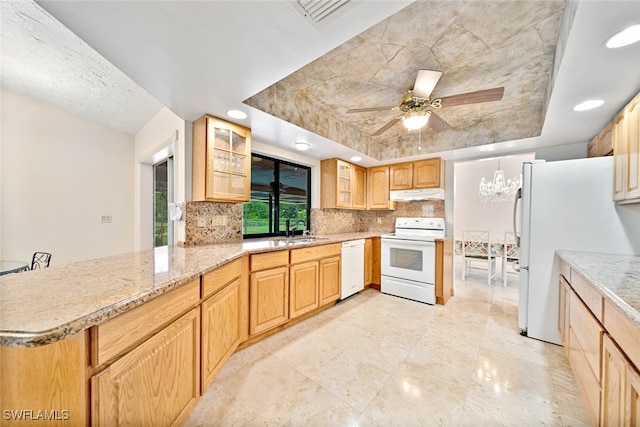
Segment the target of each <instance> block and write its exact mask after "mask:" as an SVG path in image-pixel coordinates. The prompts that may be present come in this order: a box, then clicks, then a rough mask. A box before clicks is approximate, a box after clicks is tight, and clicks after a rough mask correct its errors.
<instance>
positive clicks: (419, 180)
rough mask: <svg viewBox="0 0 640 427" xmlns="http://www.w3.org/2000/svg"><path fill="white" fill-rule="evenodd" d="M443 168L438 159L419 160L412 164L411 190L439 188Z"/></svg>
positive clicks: (441, 183)
mask: <svg viewBox="0 0 640 427" xmlns="http://www.w3.org/2000/svg"><path fill="white" fill-rule="evenodd" d="M443 172H444V167H442V160H441V159H440V158H439V157H438V158H433V159H426V160H420V161H417V162H414V163H413V188H441V187H442V186H443V184H444V178H443V176H442V174H443Z"/></svg>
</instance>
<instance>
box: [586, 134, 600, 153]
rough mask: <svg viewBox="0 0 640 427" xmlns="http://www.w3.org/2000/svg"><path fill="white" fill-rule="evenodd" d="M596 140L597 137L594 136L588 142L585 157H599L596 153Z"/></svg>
mask: <svg viewBox="0 0 640 427" xmlns="http://www.w3.org/2000/svg"><path fill="white" fill-rule="evenodd" d="M598 139H599V136H598V135H596V136H594V137H593V139H592V140H591V141H589V144H587V157H598V156H599V155H600V154H599V153H598Z"/></svg>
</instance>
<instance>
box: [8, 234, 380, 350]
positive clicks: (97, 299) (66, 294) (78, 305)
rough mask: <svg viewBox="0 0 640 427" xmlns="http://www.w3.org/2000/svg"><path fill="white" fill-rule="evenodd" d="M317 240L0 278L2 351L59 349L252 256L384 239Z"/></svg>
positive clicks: (106, 261)
mask: <svg viewBox="0 0 640 427" xmlns="http://www.w3.org/2000/svg"><path fill="white" fill-rule="evenodd" d="M380 234H381V233H379V232H362V233H342V234H335V235H325V236H315V237H318V238H319V239H318V240H315V241H313V242H308V243H297V244H287V243H286V242H284V241H283V240H284V239H281V241H278V242H274V240H273V239H251V240H245V241H240V242H237V243H225V244H218V245H207V246H168V247H166V246H165V247H162V248H157V249H152V250H145V251H139V252H132V253H126V254H122V255H115V256H110V257H105V258H97V259H92V260H87V261H81V262H76V263H71V264H66V265H60V266H53V267H51V268H48V269H44V270H35V271H28V272H24V273H16V274H7V275H3V276H0V345H2V346H13V347H33V346H38V345H43V344H47V343H51V342H56V341H59V340H61V339H64V338H65V337H67V336H69V335H72V334H74V333H77V332H80V331H82V330H85V329H87V328H89V327H91V326H94V325H98V324H100V323H103V322H105V321H107V320H109V319H111V318H113V317H115V316H117V315H118V314H121V313H124V312H126V311H128V310H131V309H132V308H134V307H137V306H139V305H141V304H143V303H145V302H147V301H149V300H151V299H153V298H154V297H157V296H159V295H162V294H165V293H167V292H169V291H170V290H172V289H175V288H177V287H179V286H181V285H184V284H186V283H188V282H190V281H191V280H193V279H195V278H197V277H198V276H200V275H201V274H205V273H208V272H209V271H211V270H214V269H215V268H217V267H219V266H221V265H223V264H226V263H227V262H229V261H232V260H234V259H236V258H238V257H240V256H242V255H244V254H248V253H259V252H267V251H275V250H287V249H295V248H300V247H306V246H315V245H325V244H330V243H340V242H343V241H348V240H354V239H361V238H367V237H376V236H380Z"/></svg>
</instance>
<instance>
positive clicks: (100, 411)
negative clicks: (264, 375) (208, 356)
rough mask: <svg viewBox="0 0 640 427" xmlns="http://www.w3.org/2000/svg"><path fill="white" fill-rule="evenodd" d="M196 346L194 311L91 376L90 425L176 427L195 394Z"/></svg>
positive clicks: (197, 325) (197, 377) (196, 313)
mask: <svg viewBox="0 0 640 427" xmlns="http://www.w3.org/2000/svg"><path fill="white" fill-rule="evenodd" d="M199 344H200V308H199V307H197V308H195V309H192V310H191V311H189V312H188V313H187V314H185V315H184V316H182V317H181V318H179V319H178V320H176V321H175V322H173V323H171V324H170V325H169V326H167V327H165V328H164V329H163V330H161V331H160V332H158V333H157V334H155V335H154V336H152V337H151V338H149V339H148V340H147V341H145V342H144V343H143V344H141V345H139V346H138V347H136V348H135V349H134V350H132V351H131V352H129V353H127V354H126V355H125V356H123V357H121V358H120V359H118V360H117V361H116V362H114V363H113V364H112V365H110V366H109V367H108V368H106V369H105V370H104V371H102V372H100V373H99V374H97V375H95V376H94V377H93V378H92V379H91V400H92V405H91V411H92V413H91V423H92V425H95V426H116V425H122V426H127V425H130V426H139V425H149V426H171V425H180V423H181V422H182V421H184V419H186V417H187V416H188V414H189V412H190V410H191V409H192V408H193V406H194V405H195V403H196V400H197V399H198V397H199V395H200V393H199V391H200V366H199V361H200V356H199V354H198V349H199V347H200V346H199Z"/></svg>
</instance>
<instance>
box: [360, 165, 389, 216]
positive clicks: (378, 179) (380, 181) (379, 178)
mask: <svg viewBox="0 0 640 427" xmlns="http://www.w3.org/2000/svg"><path fill="white" fill-rule="evenodd" d="M395 208H396V204H395V202H392V201H391V200H390V199H389V166H376V167H373V168H369V169H367V209H385V210H393V209H395Z"/></svg>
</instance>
